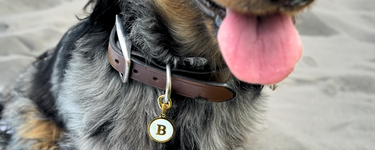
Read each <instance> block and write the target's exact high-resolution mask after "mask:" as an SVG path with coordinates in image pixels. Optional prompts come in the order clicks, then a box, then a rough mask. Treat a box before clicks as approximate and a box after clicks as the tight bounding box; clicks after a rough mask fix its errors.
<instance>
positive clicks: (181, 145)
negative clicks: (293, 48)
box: [2, 0, 312, 150]
mask: <svg viewBox="0 0 375 150" xmlns="http://www.w3.org/2000/svg"><path fill="white" fill-rule="evenodd" d="M215 2H216V3H218V4H221V5H223V6H228V7H231V8H232V9H235V10H237V11H239V12H243V13H251V14H254V15H265V14H268V13H275V12H282V13H287V14H289V15H294V14H295V13H296V12H298V11H300V10H302V9H303V7H306V6H308V5H309V4H310V3H311V2H312V1H311V2H310V3H308V4H306V5H303V6H300V7H298V8H297V7H295V8H284V7H282V6H274V5H270V4H269V2H266V0H215ZM91 4H93V5H92V6H94V7H93V10H92V13H91V14H90V15H89V16H88V17H86V18H84V19H82V20H81V22H80V23H79V24H77V25H75V26H74V27H72V28H71V29H70V30H69V31H68V32H67V33H66V34H65V35H64V37H63V38H62V40H61V41H60V43H59V44H58V45H57V46H56V48H54V49H53V50H52V51H50V52H49V53H47V54H46V55H44V56H45V57H41V58H40V59H39V60H38V61H36V62H35V63H33V64H32V65H31V66H30V67H29V68H28V69H27V70H26V72H25V73H24V74H23V75H22V76H21V77H20V78H19V79H18V80H17V82H16V84H15V85H14V87H13V88H12V89H11V90H10V92H8V94H5V95H4V97H3V99H2V104H3V105H4V110H3V114H2V117H3V118H2V119H3V120H4V121H6V122H8V123H9V126H11V128H12V136H11V139H10V141H9V142H8V143H7V144H8V147H7V149H12V150H26V149H41V150H51V149H64V150H75V149H80V150H81V149H82V150H104V149H121V150H125V149H130V150H134V149H189V150H191V149H205V150H206V149H213V150H221V149H240V148H243V149H246V148H247V147H246V146H247V144H248V143H249V142H250V140H251V139H250V137H251V134H252V133H253V132H254V131H256V124H258V123H260V122H261V115H262V114H263V107H262V103H263V101H264V99H263V98H262V97H263V96H262V94H261V90H262V88H263V85H255V84H247V83H244V82H241V81H239V80H237V79H235V78H234V77H232V76H231V75H230V73H229V70H228V69H227V67H226V65H225V62H224V61H223V58H222V56H221V53H220V50H219V47H218V43H217V39H216V32H217V29H215V28H217V27H215V25H214V20H213V19H211V18H209V17H208V16H207V15H205V14H204V13H203V12H202V11H201V10H200V9H198V8H197V6H195V4H194V3H193V2H192V1H191V0H127V1H126V0H97V1H95V2H94V1H93V0H91V1H90V2H89V4H88V5H87V6H90V5H91ZM116 14H121V15H122V19H123V20H124V22H123V26H124V27H125V29H126V30H127V31H128V32H129V38H130V40H131V42H132V44H133V46H135V47H137V48H138V49H139V50H140V51H142V52H143V54H144V55H145V57H146V58H148V59H150V60H151V59H152V60H155V61H158V62H160V63H164V64H165V63H172V64H174V66H179V67H182V68H187V69H202V68H210V69H213V70H220V71H219V73H218V74H217V75H216V76H215V77H214V78H212V80H215V81H226V80H227V79H228V80H227V83H228V84H229V85H231V86H232V87H234V88H235V89H234V90H235V91H236V92H237V94H238V95H237V97H236V99H233V100H230V101H226V102H222V103H213V102H207V101H204V100H201V99H191V98H186V97H182V96H179V95H175V94H172V100H173V107H172V108H171V109H169V110H168V111H167V116H169V117H170V118H171V119H172V120H173V121H174V123H175V126H176V134H175V136H174V138H173V139H172V140H171V141H170V142H167V143H164V144H161V143H157V142H154V141H153V140H151V138H149V137H148V134H147V126H148V123H149V122H150V121H151V120H152V119H153V118H154V117H156V116H158V115H159V114H160V113H161V109H160V108H159V107H158V104H157V101H156V99H157V97H158V96H159V95H162V94H163V91H162V90H159V89H156V88H153V87H150V86H148V85H145V84H143V83H140V82H137V81H132V80H131V81H130V82H129V83H126V84H123V83H122V82H121V81H120V77H119V75H118V72H117V71H116V70H114V69H113V68H112V67H111V66H110V64H109V62H108V60H107V46H108V38H109V34H110V31H111V29H112V27H113V26H114V22H115V15H116Z"/></svg>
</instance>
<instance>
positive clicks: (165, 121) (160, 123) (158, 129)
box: [148, 95, 175, 143]
mask: <svg viewBox="0 0 375 150" xmlns="http://www.w3.org/2000/svg"><path fill="white" fill-rule="evenodd" d="M163 98H164V95H162V96H160V97H159V98H158V103H159V106H160V107H161V109H162V113H161V115H160V116H159V117H156V118H154V119H153V120H152V121H151V122H150V124H149V125H148V135H149V136H150V137H151V139H153V140H154V141H156V142H159V143H165V142H168V141H170V140H171V139H172V138H173V136H174V134H175V127H174V124H173V122H172V120H170V119H169V118H167V117H166V116H165V113H166V111H167V109H169V108H171V106H172V100H171V99H169V102H168V103H163V102H162V101H161V100H162V99H163Z"/></svg>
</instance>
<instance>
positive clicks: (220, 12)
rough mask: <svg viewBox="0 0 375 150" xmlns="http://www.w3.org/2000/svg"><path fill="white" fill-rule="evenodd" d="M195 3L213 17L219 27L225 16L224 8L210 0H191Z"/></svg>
mask: <svg viewBox="0 0 375 150" xmlns="http://www.w3.org/2000/svg"><path fill="white" fill-rule="evenodd" d="M193 2H195V3H196V5H197V6H198V7H199V8H200V9H201V10H202V11H203V12H204V13H205V14H207V15H208V16H210V17H211V18H213V19H214V20H215V22H216V25H217V26H218V27H219V26H220V24H221V22H222V20H223V19H224V18H225V16H226V9H225V8H224V7H221V6H219V5H218V4H216V3H215V2H213V1H211V0H193Z"/></svg>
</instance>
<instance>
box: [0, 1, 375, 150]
mask: <svg viewBox="0 0 375 150" xmlns="http://www.w3.org/2000/svg"><path fill="white" fill-rule="evenodd" d="M86 2H87V0H0V91H2V90H3V89H4V88H7V87H9V85H10V83H12V82H13V80H14V79H15V78H16V77H17V76H18V74H19V73H20V72H22V70H24V68H25V67H26V66H27V65H28V64H29V63H31V62H32V61H33V60H34V57H35V56H38V55H39V54H41V53H43V52H44V51H45V50H47V49H49V48H51V47H53V46H55V45H56V44H57V42H58V41H59V39H60V38H61V37H62V35H63V33H64V32H65V31H66V30H67V29H68V28H69V27H70V26H72V25H73V24H74V23H76V22H78V21H77V19H76V18H75V15H80V16H82V14H83V12H82V8H83V6H84V4H85V3H86ZM373 6H375V1H373V0H355V1H354V0H318V1H317V2H316V3H315V4H314V6H313V7H311V8H310V9H308V10H306V11H304V12H303V13H302V14H300V15H299V16H298V18H297V29H298V30H299V32H300V34H301V38H302V42H303V45H304V52H303V56H302V58H301V59H300V61H299V63H298V64H297V67H296V68H295V71H294V72H293V73H292V74H291V75H290V76H289V77H288V78H287V79H285V80H284V81H282V82H281V83H279V84H278V88H277V89H276V90H275V91H271V90H270V89H266V90H265V94H267V95H268V100H267V103H266V107H267V108H266V110H267V112H266V114H265V115H264V117H265V118H266V121H265V124H264V125H262V126H261V127H262V128H261V129H262V132H260V133H259V134H258V135H257V137H258V139H257V141H256V142H257V143H256V144H255V149H264V150H268V149H270V150H273V149H282V150H284V149H285V150H289V149H296V150H310V149H311V150H323V149H327V150H344V149H348V150H354V149H355V150H362V149H364V150H366V149H367V150H371V149H375V9H374V8H373Z"/></svg>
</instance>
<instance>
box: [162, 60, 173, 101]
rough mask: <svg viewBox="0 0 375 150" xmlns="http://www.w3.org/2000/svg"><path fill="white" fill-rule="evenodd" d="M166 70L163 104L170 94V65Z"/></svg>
mask: <svg viewBox="0 0 375 150" xmlns="http://www.w3.org/2000/svg"><path fill="white" fill-rule="evenodd" d="M165 68H166V80H165V81H166V82H165V97H164V100H163V103H168V101H169V99H170V98H171V93H172V73H171V65H169V64H167V66H166V67H165Z"/></svg>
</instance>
